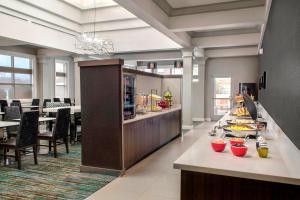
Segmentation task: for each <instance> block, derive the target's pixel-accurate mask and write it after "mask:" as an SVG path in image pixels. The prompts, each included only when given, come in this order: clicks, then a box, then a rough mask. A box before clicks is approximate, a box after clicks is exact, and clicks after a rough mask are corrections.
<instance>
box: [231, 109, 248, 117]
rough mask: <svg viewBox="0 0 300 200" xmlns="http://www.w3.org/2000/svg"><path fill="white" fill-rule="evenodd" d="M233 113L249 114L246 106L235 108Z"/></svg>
mask: <svg viewBox="0 0 300 200" xmlns="http://www.w3.org/2000/svg"><path fill="white" fill-rule="evenodd" d="M233 115H236V116H249V115H250V113H249V112H248V110H247V108H245V107H241V108H236V110H235V111H234V113H233Z"/></svg>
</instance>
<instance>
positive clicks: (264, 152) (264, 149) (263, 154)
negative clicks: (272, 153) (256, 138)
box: [257, 147, 269, 158]
mask: <svg viewBox="0 0 300 200" xmlns="http://www.w3.org/2000/svg"><path fill="white" fill-rule="evenodd" d="M257 152H258V155H259V157H261V158H267V157H268V153H269V148H267V147H259V148H258V149H257Z"/></svg>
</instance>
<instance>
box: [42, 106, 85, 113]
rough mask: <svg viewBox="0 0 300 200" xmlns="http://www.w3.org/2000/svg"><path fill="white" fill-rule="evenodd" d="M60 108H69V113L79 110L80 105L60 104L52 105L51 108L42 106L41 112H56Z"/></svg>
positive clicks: (78, 111)
mask: <svg viewBox="0 0 300 200" xmlns="http://www.w3.org/2000/svg"><path fill="white" fill-rule="evenodd" d="M62 108H70V110H71V114H74V113H80V112H81V106H62V107H53V108H43V112H45V113H56V112H57V111H58V110H59V109H62Z"/></svg>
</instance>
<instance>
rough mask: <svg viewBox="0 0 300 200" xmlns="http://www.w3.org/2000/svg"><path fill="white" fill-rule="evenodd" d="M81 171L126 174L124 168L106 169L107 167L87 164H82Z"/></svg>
mask: <svg viewBox="0 0 300 200" xmlns="http://www.w3.org/2000/svg"><path fill="white" fill-rule="evenodd" d="M80 172H88V173H99V174H107V175H112V176H122V175H123V174H124V170H115V169H106V168H101V167H91V166H86V165H81V166H80Z"/></svg>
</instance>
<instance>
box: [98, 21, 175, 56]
mask: <svg viewBox="0 0 300 200" xmlns="http://www.w3.org/2000/svg"><path fill="white" fill-rule="evenodd" d="M96 36H99V37H101V38H109V39H110V40H112V41H113V43H114V48H115V52H133V51H154V50H161V49H179V48H181V47H180V46H179V45H178V44H176V43H175V42H174V41H172V40H170V39H169V38H167V37H166V36H165V35H163V34H161V33H160V32H159V31H157V30H156V29H154V28H152V27H147V28H138V29H127V30H118V31H107V32H101V33H96Z"/></svg>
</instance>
